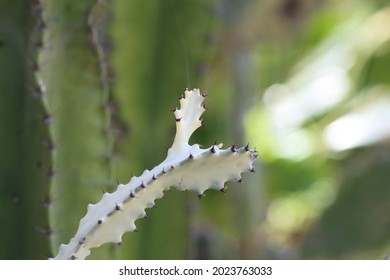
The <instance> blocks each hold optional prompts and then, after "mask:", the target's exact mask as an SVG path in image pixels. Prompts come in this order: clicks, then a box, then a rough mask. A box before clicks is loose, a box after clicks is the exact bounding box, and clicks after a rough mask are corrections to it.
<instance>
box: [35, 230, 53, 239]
mask: <svg viewBox="0 0 390 280" xmlns="http://www.w3.org/2000/svg"><path fill="white" fill-rule="evenodd" d="M37 230H38V231H39V233H40V234H42V235H43V236H44V237H45V238H50V236H51V235H52V234H53V230H52V229H51V228H37Z"/></svg>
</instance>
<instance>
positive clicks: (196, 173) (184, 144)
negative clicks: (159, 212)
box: [54, 89, 257, 260]
mask: <svg viewBox="0 0 390 280" xmlns="http://www.w3.org/2000/svg"><path fill="white" fill-rule="evenodd" d="M204 98H205V96H204V95H202V94H201V93H200V90H199V89H193V90H186V91H185V95H184V96H182V97H181V99H180V105H181V108H180V109H174V114H175V119H176V136H175V140H174V142H173V145H172V147H171V148H170V149H169V150H168V155H167V157H166V159H165V160H164V161H163V162H162V163H161V164H159V165H158V166H156V167H154V168H153V169H152V170H145V171H144V172H143V174H142V175H141V176H139V177H135V176H134V177H132V178H131V180H130V182H129V183H127V184H119V185H118V187H117V190H116V191H114V192H113V193H105V194H104V195H103V198H102V199H101V200H100V201H99V202H98V203H96V204H90V205H88V211H87V214H86V215H85V217H84V218H82V219H81V221H80V224H79V228H78V230H77V232H76V235H75V236H74V237H73V238H72V239H71V240H70V242H69V244H67V245H61V246H60V248H59V252H58V255H57V256H56V257H55V258H54V259H62V260H63V259H85V258H86V257H87V256H88V255H89V254H90V249H91V248H95V247H99V246H101V245H102V244H105V243H108V242H113V243H120V242H121V238H122V235H123V234H124V233H125V232H128V231H134V230H136V226H135V224H134V222H135V221H136V220H137V219H139V218H142V217H145V216H146V213H145V209H146V208H150V207H153V206H154V201H155V200H156V199H159V198H161V197H163V196H164V191H167V190H169V189H170V188H171V186H174V187H176V188H177V189H179V190H182V191H184V190H192V191H195V192H196V193H198V194H199V195H202V194H203V192H204V191H205V190H207V189H217V190H222V189H224V184H225V182H226V181H235V182H240V181H241V173H243V172H253V171H254V168H253V161H254V160H255V159H256V157H257V152H256V150H254V149H250V148H249V147H248V146H245V147H242V148H238V149H237V148H235V146H234V145H233V146H231V147H230V148H228V149H225V150H223V149H221V147H222V144H219V145H213V146H211V147H210V148H207V149H202V148H200V146H199V145H198V144H194V145H189V144H188V142H189V139H190V137H191V135H192V133H193V132H194V131H195V130H196V129H197V128H198V127H200V126H201V125H202V120H201V119H200V117H201V115H202V113H203V112H204V111H205V106H204Z"/></svg>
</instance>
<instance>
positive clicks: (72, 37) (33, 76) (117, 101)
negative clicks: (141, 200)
mask: <svg viewBox="0 0 390 280" xmlns="http://www.w3.org/2000/svg"><path fill="white" fill-rule="evenodd" d="M21 3H23V5H20V6H14V5H12V3H11V1H2V2H1V4H0V12H1V17H0V21H1V23H2V24H1V25H0V55H1V58H2V59H1V60H0V68H1V69H7V71H3V72H2V75H1V76H0V90H1V93H2V95H3V92H4V93H6V94H5V95H4V97H3V96H2V102H0V114H1V118H0V122H1V124H2V125H1V127H0V129H1V131H0V132H1V135H2V139H1V140H2V141H3V140H4V141H6V142H5V144H4V143H3V145H1V148H0V149H1V151H0V153H1V158H0V161H1V166H0V167H1V169H0V171H1V174H0V179H1V181H0V187H1V191H2V194H3V195H2V197H1V199H2V203H1V204H0V207H1V213H0V219H1V223H2V224H5V225H11V224H12V227H10V230H9V231H7V232H3V233H2V238H1V239H2V242H6V243H8V244H7V246H2V251H1V252H0V253H1V257H2V258H29V259H30V258H32V259H35V258H45V257H47V255H49V254H50V253H49V247H50V245H51V248H52V251H53V253H54V254H57V253H58V247H59V245H60V244H61V243H65V242H66V241H67V240H69V239H70V238H71V237H72V234H73V233H74V232H75V231H76V229H77V225H78V223H79V221H80V218H81V217H82V214H83V212H84V211H85V205H87V203H89V202H96V201H98V199H99V197H100V194H101V192H102V191H103V192H105V191H108V192H111V191H112V190H111V188H112V187H113V185H114V184H113V182H114V181H116V180H117V179H118V180H119V181H123V180H127V179H128V177H129V174H128V171H129V170H133V171H134V173H138V172H140V171H141V170H142V169H143V168H145V166H149V165H150V164H152V162H155V161H156V157H158V156H160V155H161V156H163V153H162V152H161V153H160V152H159V151H158V150H157V151H154V150H153V149H152V148H150V147H153V146H156V145H155V143H156V142H158V143H161V145H162V146H163V147H164V146H167V145H168V144H166V143H168V141H169V140H168V139H169V138H170V135H171V133H170V132H171V131H172V132H173V131H174V130H173V129H174V125H173V123H174V122H170V121H169V119H168V118H167V117H165V111H166V110H167V108H169V107H171V106H172V103H170V102H171V100H172V99H170V98H169V97H170V96H172V95H173V94H175V93H176V92H178V91H179V90H180V88H183V87H184V85H186V84H187V86H190V84H194V83H195V84H199V85H203V84H204V82H205V81H206V80H207V79H208V77H207V76H206V75H204V74H205V73H206V72H207V70H208V67H209V66H210V65H211V64H210V63H209V61H210V57H211V55H210V54H211V52H210V50H212V49H213V47H214V46H215V45H214V44H213V43H214V39H212V40H210V38H214V37H215V36H214V35H215V34H213V33H214V32H215V27H216V26H217V25H215V23H216V22H218V21H219V20H221V18H218V17H216V16H215V14H213V13H214V12H215V11H213V9H212V4H211V3H210V2H209V1H208V0H202V1H197V2H194V1H176V2H175V1H172V2H170V3H169V4H167V5H163V4H162V3H161V2H159V1H150V2H149V1H148V2H145V1H123V0H115V1H112V3H110V4H108V3H105V2H104V1H96V0H86V1H70V0H59V1H50V0H34V1H22V2H21ZM99 5H103V6H104V5H107V6H109V7H112V8H113V11H112V16H113V22H112V24H111V25H107V23H103V25H105V26H103V28H106V32H107V34H103V36H106V35H112V42H113V46H114V47H113V48H112V49H110V48H106V46H102V45H100V44H101V43H102V41H99V40H101V39H102V38H97V37H99V36H101V34H100V33H99V32H100V31H101V30H97V29H98V28H100V27H97V26H96V22H95V20H99V19H98V17H99V12H101V11H99V9H100V8H101V7H99ZM96 8H97V9H96ZM32 10H33V13H32V14H28V12H31V11H32ZM95 10H96V11H95ZM103 10H104V7H103ZM138 10H143V11H144V12H145V13H143V17H139V16H137V15H138V14H139V13H138ZM103 13H104V11H103ZM129 14H130V15H132V16H130V17H129ZM3 15H4V16H3ZM95 16H96V18H95ZM144 16H145V17H144ZM41 19H42V21H41ZM32 20H34V21H35V20H36V21H37V22H36V24H34V25H32V24H31V21H32ZM160 20H161V21H163V22H164V24H161V22H160ZM3 26H4V27H7V28H3ZM8 27H10V30H13V34H12V36H11V35H10V33H9V32H8ZM123 27H126V29H128V27H131V28H130V30H131V32H130V34H129V33H127V34H125V33H124V32H123V31H124V29H123ZM108 28H110V29H108ZM140 28H143V29H144V31H145V32H139V30H140ZM108 32H109V33H108ZM41 35H42V38H41ZM107 38H108V36H107ZM103 40H105V38H104V39H103ZM137 42H141V44H138V43H137ZM103 43H105V42H103ZM189 44H191V45H189ZM145 46H149V47H147V48H146V47H145ZM172 50H175V51H174V52H173V51H172ZM111 51H112V52H111ZM20 54H22V55H20ZM107 54H109V55H110V59H107V57H106V55H107ZM140 57H142V62H143V63H142V65H138V66H137V65H134V63H133V60H134V61H136V59H137V60H138V61H139V59H140ZM3 58H4V59H3ZM14 62H17V63H14ZM111 68H112V69H111ZM111 70H113V71H112V73H113V74H114V75H115V78H116V79H115V84H114V85H115V86H114V87H113V88H110V86H111V85H109V84H108V82H109V80H110V79H109V78H108V76H109V75H111V74H112V73H111V72H110V71H111ZM10 77H11V78H10ZM145 78H148V79H149V82H148V83H145ZM207 82H208V81H207ZM202 83H203V84H202ZM221 92H222V91H221ZM186 95H189V96H188V97H185V98H182V99H181V103H182V109H180V110H179V109H177V110H175V118H176V119H177V121H178V122H177V126H178V131H177V135H176V139H175V141H174V144H173V146H172V147H171V149H170V150H169V153H168V156H167V158H166V160H165V161H163V163H161V164H160V165H159V166H157V167H156V168H157V169H156V168H155V169H153V170H154V171H156V170H157V171H158V172H153V173H155V174H151V173H150V172H152V171H147V172H145V173H144V174H143V175H141V177H133V179H132V180H131V181H130V183H129V184H126V185H121V184H119V186H120V187H118V191H116V192H114V193H112V195H114V194H116V195H118V194H120V192H119V190H120V189H128V188H130V189H132V188H135V189H134V195H136V196H137V197H139V196H141V195H142V196H144V197H146V198H148V197H152V198H153V200H154V199H157V198H159V196H158V195H157V196H154V195H155V194H153V193H152V194H150V193H149V191H148V190H149V189H157V190H161V192H162V191H164V190H166V189H169V188H170V186H171V185H174V186H176V187H177V188H178V189H179V190H185V189H191V190H194V191H196V192H198V193H199V194H200V193H201V192H202V191H204V190H206V188H207V187H209V186H208V184H210V185H212V186H213V184H216V186H214V187H215V188H217V187H218V188H222V186H223V183H224V182H225V181H226V180H237V181H239V174H240V172H239V173H235V172H233V173H230V172H227V173H226V174H228V175H229V176H228V175H226V174H225V173H224V174H225V175H226V176H228V177H226V178H225V177H224V176H225V175H223V174H219V175H217V177H216V181H215V182H214V181H210V180H211V177H210V176H209V175H207V176H206V177H205V179H202V180H204V181H202V180H198V179H197V178H196V177H193V178H192V179H193V180H194V184H195V185H192V184H190V182H187V181H183V182H182V184H179V182H178V181H177V180H176V179H175V178H177V176H179V177H181V176H184V175H188V174H189V173H190V172H192V170H190V169H192V167H194V168H195V170H194V171H195V173H196V168H200V167H203V168H204V167H207V166H209V164H212V165H215V164H218V161H216V162H213V160H214V159H225V161H223V160H222V161H221V163H227V164H228V163H229V162H233V161H230V160H233V159H234V160H239V159H244V158H245V159H246V160H249V161H248V162H250V163H251V162H252V161H251V160H253V159H254V158H253V157H251V156H248V155H253V156H254V155H255V151H254V150H252V149H249V147H246V148H245V147H243V148H241V149H238V148H236V147H235V146H234V145H233V146H232V147H230V148H229V149H226V150H222V149H221V146H219V145H217V144H215V145H213V146H211V147H210V148H209V149H201V148H200V146H199V145H192V146H191V145H190V144H189V137H190V136H191V134H192V132H194V131H195V129H196V128H197V126H198V125H200V121H199V119H198V118H199V117H200V115H201V114H202V113H203V111H204V109H205V107H206V106H205V105H204V103H203V99H204V97H203V96H201V95H200V93H199V91H198V90H194V91H187V93H186ZM192 96H198V97H196V98H194V97H192ZM216 98H219V100H217V101H215V100H216V99H214V100H213V102H218V103H220V100H221V99H224V100H226V99H227V98H228V96H223V95H222V94H221V95H220V97H218V96H216ZM187 100H190V101H187ZM187 102H188V103H187ZM224 103H225V101H224ZM186 104H187V105H186ZM192 106H195V107H192ZM112 108H114V110H111V109H112ZM115 108H116V110H115ZM145 108H148V110H145ZM191 108H198V109H199V110H198V111H195V112H196V114H197V115H196V116H195V117H194V119H193V121H192V122H190V123H188V124H189V125H192V126H193V127H187V126H186V121H185V119H186V118H187V117H185V116H182V115H181V114H184V113H186V112H192V111H191V110H192V109H191ZM107 109H110V110H107ZM214 109H215V110H214V112H215V113H214V115H213V117H212V118H211V122H210V123H208V124H209V125H208V127H206V128H205V129H204V131H207V130H209V127H213V126H214V127H217V128H218V134H219V135H221V137H224V136H226V130H225V129H224V128H223V127H224V123H223V122H225V121H224V120H223V119H224V115H223V114H221V112H224V111H226V108H224V106H216V108H214ZM110 113H112V115H110ZM182 117H183V119H181V118H182ZM3 124H4V125H3ZM116 124H119V125H120V126H119V128H120V129H119V130H121V129H122V128H123V130H121V131H120V132H121V133H123V135H124V136H125V137H122V136H123V135H118V134H116V133H115V132H116V131H117V130H116V128H117V127H116ZM216 124H217V125H216ZM10 125H12V128H10V127H11V126H10ZM181 126H183V127H182V128H179V127H181ZM145 128H147V129H145ZM182 133H185V135H182ZM3 135H4V137H3ZM204 135H205V134H203V135H202V134H199V135H198V134H197V135H196V137H197V138H196V139H197V141H198V140H199V139H200V140H202V142H206V141H210V142H211V140H213V139H207V137H205V136H204ZM23 139H28V141H24V140H23ZM8 143H11V144H8ZM143 146H145V147H149V148H145V149H141V148H140V147H143ZM134 147H137V148H134ZM162 150H163V149H162ZM187 153H188V154H187ZM238 155H240V156H238ZM241 156H242V157H241ZM247 156H248V158H247ZM226 159H228V160H227V161H226ZM114 160H116V161H114ZM168 161H171V164H170V165H169V166H166V165H167V164H168ZM198 164H200V165H199V166H198ZM172 166H173V167H174V168H173V169H172ZM250 166H252V165H251V164H250ZM168 167H169V168H168ZM210 167H211V166H210ZM220 168H221V170H222V169H224V168H228V169H232V168H233V166H230V165H229V164H228V165H227V166H224V165H222V166H221V167H220ZM234 168H235V167H234ZM242 168H244V167H243V166H242V167H241V169H242ZM248 168H249V167H248ZM248 168H246V167H245V168H244V169H245V170H244V169H242V170H241V169H240V168H239V169H238V170H241V171H248V170H249V169H248ZM247 169H248V170H247ZM206 171H208V170H206ZM197 172H198V173H199V172H201V173H202V172H203V171H202V169H200V170H198V171H197ZM162 173H164V174H162ZM195 173H194V174H195ZM153 175H154V176H156V177H154V178H153ZM157 177H158V179H157ZM142 178H143V179H142ZM183 178H184V177H183ZM186 178H187V176H186ZM153 179H157V180H153ZM137 180H141V183H140V184H141V185H143V184H144V185H143V186H145V187H146V188H145V189H143V188H141V189H139V188H138V187H139V186H136V187H134V186H133V184H136V183H137V182H138V183H139V181H137ZM142 183H143V184H142ZM116 195H115V196H116ZM108 196H109V195H108V193H107V194H106V195H104V197H103V200H102V201H103V202H99V203H97V204H95V205H96V206H98V205H104V204H105V201H106V200H105V197H108ZM189 198H190V196H189V195H186V196H183V195H181V194H180V193H179V192H172V193H171V194H170V195H169V196H168V198H167V199H166V200H165V201H164V203H162V207H160V209H159V211H158V212H157V213H156V214H157V219H150V221H149V223H147V222H144V223H143V224H142V223H141V222H139V224H137V226H139V227H140V228H141V230H142V231H143V234H142V235H141V234H140V235H138V236H134V235H132V237H131V238H132V242H126V240H124V242H123V243H124V246H123V250H121V251H119V250H116V251H113V250H111V248H113V247H112V246H111V247H110V246H104V248H100V249H99V250H94V251H93V252H92V256H91V257H92V258H103V259H108V258H146V257H153V258H156V256H157V258H183V257H189V256H190V254H189V253H188V252H187V250H188V248H189V245H190V243H194V242H192V241H195V240H191V237H192V236H191V232H190V230H191V228H190V225H191V223H192V222H191V217H190V218H189V217H188V213H187V212H186V211H182V210H183V209H184V207H187V206H188V205H189V201H190V202H191V200H189ZM209 198H211V200H210V199H209ZM191 199H192V198H191ZM124 201H125V199H122V198H121V199H120V202H119V203H118V207H119V204H121V203H123V205H127V203H129V205H130V206H129V207H130V208H131V207H134V206H133V205H137V204H134V202H132V201H130V199H129V201H127V202H126V203H124ZM134 201H136V199H134ZM204 202H205V203H204V204H206V205H207V207H208V208H210V205H211V206H212V205H213V204H214V203H213V197H212V196H209V197H208V199H207V201H204ZM100 203H102V204H100ZM21 206H22V207H21ZM147 206H149V205H147V204H145V205H138V206H137V207H139V208H136V211H135V213H134V214H131V215H135V216H134V220H135V218H137V217H138V216H137V215H136V214H137V211H141V212H142V214H143V211H144V210H143V208H145V207H147ZM99 207H100V206H99ZM116 207H117V205H115V208H116ZM122 207H123V206H122ZM218 207H219V206H218ZM92 208H93V207H92ZM103 208H104V207H103ZM219 208H222V207H219ZM126 209H127V208H126ZM139 209H142V210H139ZM216 209H217V207H215V210H216ZM206 210H207V209H206ZM220 210H221V209H219V210H217V211H214V219H215V217H218V215H219V214H218V211H220ZM107 211H108V210H107ZM116 211H119V210H116ZM129 211H131V210H129ZM172 211H174V212H175V214H174V215H175V217H174V219H175V220H176V221H177V223H176V224H175V225H172V226H170V227H166V226H165V224H166V216H167V215H169V216H170V217H173V216H172V214H171V213H172ZM168 212H169V213H168ZM220 212H221V211H220ZM88 213H90V212H89V211H88ZM126 213H127V212H126ZM90 215H91V214H87V216H86V218H85V219H87V221H88V220H89V219H90ZM105 215H106V216H108V217H110V218H111V217H117V216H116V215H114V214H112V213H111V212H105V213H103V216H105ZM158 216H160V217H158ZM162 216H164V217H165V218H161V217H162ZM155 217H156V215H155ZM15 218H16V220H17V222H14V221H13V220H15ZM176 218H177V219H176ZM102 219H105V218H102ZM107 220H108V221H109V223H106V221H105V222H104V223H102V224H101V227H100V226H99V227H97V229H99V228H102V229H104V227H105V225H106V224H110V223H112V222H111V221H114V220H111V219H107ZM102 222H103V220H102ZM132 222H134V221H132ZM114 224H116V223H114ZM118 224H119V225H121V224H122V223H118ZM124 224H126V223H124ZM113 228H116V226H114V227H113ZM119 229H120V226H119ZM119 229H118V231H119V232H121V234H122V231H121V230H119ZM161 229H162V231H160V230H161ZM80 230H81V232H82V233H84V234H85V235H86V236H88V237H91V236H94V231H93V232H89V231H88V230H85V227H84V223H81V224H80ZM157 230H158V231H159V232H162V235H163V236H165V235H172V234H173V233H174V234H176V235H177V236H180V237H179V238H175V237H174V238H172V240H171V241H169V242H166V241H165V240H163V239H162V238H153V239H152V240H150V239H151V235H152V234H153V232H155V231H157ZM99 232H101V231H99ZM42 233H43V236H44V237H50V238H49V239H47V238H43V237H42ZM101 233H102V234H103V235H104V236H106V234H107V233H106V232H105V231H104V230H103V231H102V232H101ZM121 234H119V235H121ZM76 236H78V235H77V234H76ZM14 238H17V239H18V242H12V240H13V239H14ZM48 240H49V241H48ZM87 240H89V238H88V239H87ZM108 241H115V242H117V241H118V236H116V239H115V240H110V239H109V240H108ZM79 242H80V240H79ZM101 242H105V240H104V238H103V239H101V240H100V241H99V242H98V243H93V242H92V243H91V244H89V243H86V244H85V245H83V246H80V248H84V249H83V250H81V251H80V252H79V251H77V250H78V249H77V250H76V251H77V252H73V253H72V255H71V256H70V257H69V258H71V257H72V256H73V255H74V256H75V257H77V258H82V257H84V256H86V252H89V249H90V248H93V247H96V246H98V245H100V243H101ZM115 242H114V243H115ZM11 244H13V245H12V246H11ZM134 244H137V245H136V247H134ZM161 244H163V247H161ZM173 245H174V247H175V250H171V249H170V250H166V249H167V248H171V247H173ZM72 246H73V245H72ZM137 246H138V247H137ZM191 246H192V245H191ZM63 247H64V246H63ZM131 247H133V248H131ZM3 248H5V249H6V250H5V249H4V250H3ZM68 248H70V247H68ZM129 248H131V249H130V250H129ZM140 248H142V250H141V249H140ZM132 249H135V250H132ZM141 251H142V253H140V252H141ZM156 252H158V254H157V255H156V254H155V253H156ZM160 252H164V254H161V253H160ZM165 252H168V253H165ZM61 254H63V251H60V252H59V255H58V256H60V255H61Z"/></svg>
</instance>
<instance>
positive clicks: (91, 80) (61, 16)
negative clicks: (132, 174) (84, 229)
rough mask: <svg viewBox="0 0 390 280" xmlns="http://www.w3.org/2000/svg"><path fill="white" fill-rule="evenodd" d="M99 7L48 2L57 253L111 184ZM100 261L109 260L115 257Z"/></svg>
mask: <svg viewBox="0 0 390 280" xmlns="http://www.w3.org/2000/svg"><path fill="white" fill-rule="evenodd" d="M94 4H95V1H94V0H89V1H42V5H43V18H44V22H45V25H46V28H45V31H44V38H43V39H44V40H43V43H44V48H43V49H42V51H41V52H40V57H39V62H40V71H39V73H38V76H39V78H40V81H41V84H42V89H43V92H44V103H45V106H46V108H47V110H48V112H49V114H50V116H51V119H52V121H51V123H50V134H51V138H52V143H53V146H54V149H53V152H52V158H53V174H52V175H53V176H52V178H51V193H50V197H51V200H52V203H51V205H50V208H49V215H50V224H51V228H52V232H53V234H52V247H53V248H58V245H59V244H60V243H62V242H64V241H65V240H66V239H68V238H69V237H70V236H71V234H72V232H73V231H74V230H75V227H76V226H77V222H75V219H76V220H77V217H79V218H81V216H82V213H83V210H84V209H83V205H85V204H86V203H87V202H89V201H93V200H95V199H97V198H98V193H99V190H104V189H107V188H108V187H109V186H110V182H111V177H110V162H109V159H110V136H109V134H108V133H107V122H108V114H107V112H106V110H105V106H104V104H105V102H106V99H107V93H106V92H105V91H104V89H103V86H102V83H101V76H102V73H101V69H100V61H99V56H98V54H97V51H96V49H95V48H94V45H93V41H92V31H91V28H90V26H89V22H88V17H87V15H89V13H90V11H91V9H92V8H93V5H94ZM100 257H101V258H108V257H109V253H105V254H103V253H102V254H101V256H100ZM100 257H99V258H100Z"/></svg>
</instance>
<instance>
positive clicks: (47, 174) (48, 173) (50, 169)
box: [45, 167, 55, 178]
mask: <svg viewBox="0 0 390 280" xmlns="http://www.w3.org/2000/svg"><path fill="white" fill-rule="evenodd" d="M54 174H55V172H54V170H53V169H52V168H51V167H50V168H49V169H48V170H47V171H46V174H45V175H46V177H48V178H52V177H53V176H54Z"/></svg>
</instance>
